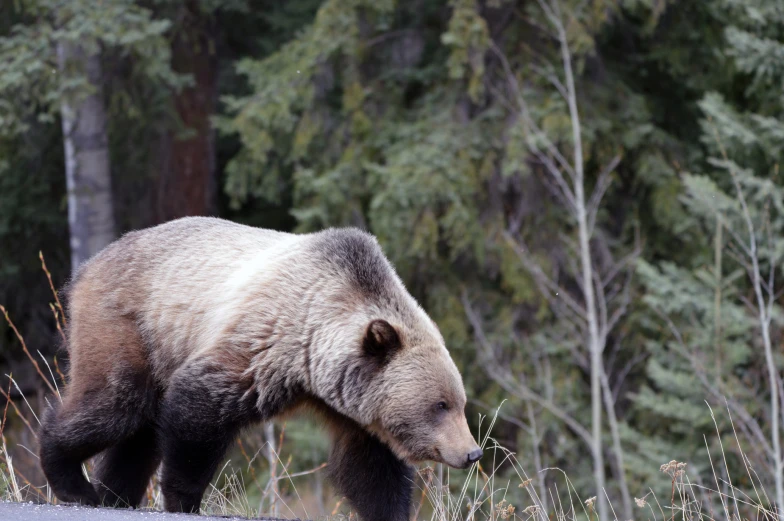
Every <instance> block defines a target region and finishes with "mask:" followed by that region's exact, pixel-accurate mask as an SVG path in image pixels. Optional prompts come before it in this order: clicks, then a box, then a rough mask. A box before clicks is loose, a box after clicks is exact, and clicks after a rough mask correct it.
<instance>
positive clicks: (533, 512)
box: [523, 505, 539, 516]
mask: <svg viewBox="0 0 784 521" xmlns="http://www.w3.org/2000/svg"><path fill="white" fill-rule="evenodd" d="M538 512H539V507H538V506H536V505H531V506H530V507H527V508H525V509H524V510H523V514H529V515H532V516H534V515H536V514H537V513H538Z"/></svg>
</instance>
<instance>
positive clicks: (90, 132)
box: [57, 42, 115, 273]
mask: <svg viewBox="0 0 784 521" xmlns="http://www.w3.org/2000/svg"><path fill="white" fill-rule="evenodd" d="M57 62H58V66H59V69H60V73H61V74H62V77H63V78H68V77H69V75H70V72H71V71H73V70H74V69H76V68H81V69H83V70H84V72H85V73H86V74H87V78H88V80H89V82H90V85H91V87H92V89H93V91H92V92H91V93H89V94H88V95H87V96H86V97H80V98H79V100H78V101H77V102H75V103H74V102H73V101H71V100H66V101H63V102H62V105H61V107H60V113H61V116H62V122H63V144H64V147H65V176H66V186H67V189H68V225H69V228H70V245H71V271H72V273H75V272H76V270H77V268H78V267H79V265H80V264H82V263H83V262H84V261H86V260H87V259H89V258H90V257H92V256H93V255H94V254H96V253H98V252H99V251H100V250H101V249H103V248H104V247H105V246H106V245H108V244H109V243H110V242H112V241H113V240H114V238H115V229H114V208H113V204H112V184H111V170H110V165H109V139H108V135H107V130H106V127H107V125H106V111H105V109H104V105H103V88H102V79H101V62H100V56H99V55H98V54H94V55H91V56H87V55H85V53H84V51H83V50H82V49H81V48H80V46H78V45H75V44H72V43H66V42H60V43H58V45H57Z"/></svg>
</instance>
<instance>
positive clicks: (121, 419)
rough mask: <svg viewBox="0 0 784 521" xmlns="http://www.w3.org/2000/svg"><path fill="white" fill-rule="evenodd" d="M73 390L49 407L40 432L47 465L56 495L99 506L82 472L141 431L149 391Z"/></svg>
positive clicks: (41, 447)
mask: <svg viewBox="0 0 784 521" xmlns="http://www.w3.org/2000/svg"><path fill="white" fill-rule="evenodd" d="M70 391H74V392H73V393H71V394H67V395H66V397H65V401H64V403H63V404H62V405H59V404H58V405H56V406H54V407H52V408H50V409H48V410H47V411H46V412H45V414H44V418H43V421H42V424H41V431H40V435H39V442H40V451H39V452H40V460H41V468H42V470H43V471H44V475H45V476H46V479H47V480H48V482H49V485H50V486H51V488H52V491H53V492H54V494H55V495H56V496H57V497H58V498H59V499H60V500H61V501H65V502H73V503H81V504H84V505H93V506H94V505H97V504H99V496H98V494H97V493H96V491H95V489H94V488H93V486H92V485H91V484H90V483H88V482H87V480H86V479H85V477H84V475H83V474H82V463H83V462H84V461H85V460H87V459H89V458H90V457H92V456H94V455H96V454H97V453H99V452H101V451H103V450H105V449H107V448H108V447H110V446H111V445H114V444H115V443H118V442H120V441H122V440H123V439H125V438H127V437H128V435H129V434H131V433H133V432H135V431H137V430H138V429H139V427H140V425H141V424H142V423H143V421H144V415H145V407H146V405H147V404H148V403H149V402H148V400H146V396H142V395H143V394H145V392H144V391H141V390H139V391H140V392H132V391H131V390H129V389H123V390H122V391H121V392H120V391H118V390H113V389H102V390H101V392H90V393H81V392H77V389H73V390H71V389H69V392H70Z"/></svg>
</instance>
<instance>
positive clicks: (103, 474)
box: [40, 217, 482, 521]
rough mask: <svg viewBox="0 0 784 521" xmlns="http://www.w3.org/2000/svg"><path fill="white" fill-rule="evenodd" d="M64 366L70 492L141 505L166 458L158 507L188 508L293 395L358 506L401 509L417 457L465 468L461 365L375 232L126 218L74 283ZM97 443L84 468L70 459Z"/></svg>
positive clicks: (60, 425) (62, 478)
mask: <svg viewBox="0 0 784 521" xmlns="http://www.w3.org/2000/svg"><path fill="white" fill-rule="evenodd" d="M68 313H69V321H68V332H67V339H68V352H69V356H70V369H69V382H68V386H67V389H66V391H65V393H64V396H63V399H62V403H61V404H59V405H57V406H53V407H51V408H49V409H48V410H47V411H46V413H45V415H44V419H43V422H42V428H41V433H40V447H41V448H40V461H41V467H42V468H43V471H44V473H45V475H46V477H47V479H48V480H49V484H50V486H51V488H52V491H53V492H54V494H55V495H56V496H57V497H58V498H59V499H60V500H62V501H65V502H78V503H82V504H87V505H98V504H112V505H123V506H138V504H139V503H140V502H141V500H142V497H143V495H144V492H145V489H146V487H147V484H148V481H149V479H150V477H151V476H152V474H153V473H154V472H155V471H156V469H157V468H158V466H159V465H162V469H161V491H162V494H163V497H164V503H165V507H166V509H167V510H169V511H178V512H179V511H185V512H198V510H199V505H200V503H201V499H202V495H203V493H204V490H205V489H206V487H207V486H208V485H209V482H210V480H211V479H212V477H213V474H214V473H215V472H216V469H217V467H218V465H219V463H220V461H221V459H222V458H223V457H224V455H225V453H226V451H227V449H228V448H229V447H230V445H231V443H232V441H233V440H234V439H235V438H236V437H237V434H238V431H240V429H243V428H244V427H247V426H250V425H252V424H256V423H259V422H263V421H267V420H270V419H272V418H274V417H276V416H279V415H281V414H284V413H288V412H290V411H293V410H295V409H298V408H301V407H309V408H311V409H312V410H315V411H317V412H318V413H319V415H320V416H321V417H323V419H324V420H325V423H326V425H327V426H328V427H329V431H330V432H331V434H332V439H333V442H332V448H331V451H330V456H329V461H328V468H329V472H330V475H331V478H332V481H333V483H334V485H335V487H336V489H337V490H338V491H339V492H340V493H341V494H342V495H344V496H346V497H347V498H348V500H349V501H350V503H351V504H352V506H353V508H354V510H355V511H356V512H357V513H358V514H359V516H360V517H361V518H362V519H363V520H365V521H385V520H389V521H404V520H408V516H409V505H410V496H411V487H412V483H413V467H412V464H414V463H416V462H419V461H423V460H432V461H436V462H443V463H445V464H447V465H449V466H451V467H456V468H466V467H468V466H469V465H471V464H472V463H473V462H475V461H477V460H478V459H479V457H480V456H481V454H482V451H481V449H480V448H479V447H478V446H477V444H476V442H475V441H474V438H473V436H472V435H471V433H470V431H469V428H468V423H467V421H466V417H465V413H464V408H465V405H466V397H465V391H464V389H463V383H462V379H461V376H460V374H459V373H458V370H457V368H456V366H455V364H454V362H453V361H452V359H451V357H450V355H449V352H448V351H447V349H446V347H445V345H444V340H443V338H442V337H441V334H440V333H439V330H438V328H437V326H436V325H435V323H434V322H433V321H432V320H431V319H430V318H429V317H428V316H427V314H425V312H424V311H423V310H422V308H421V307H420V306H419V305H418V304H417V302H416V301H415V300H414V298H413V297H412V296H411V295H410V294H409V293H408V292H407V291H406V289H405V287H404V286H403V283H402V282H401V280H400V279H399V277H398V276H397V274H396V273H395V271H394V269H393V267H392V266H391V264H390V263H389V261H388V260H387V259H386V257H385V256H384V254H383V252H382V250H381V248H380V246H379V245H378V243H377V242H376V240H375V238H374V237H373V236H371V235H369V234H367V233H365V232H362V231H360V230H356V229H328V230H325V231H322V232H318V233H312V234H305V235H294V234H288V233H282V232H276V231H270V230H263V229H257V228H252V227H248V226H243V225H240V224H235V223H231V222H228V221H223V220H220V219H215V218H205V217H190V218H184V219H179V220H176V221H172V222H169V223H166V224H162V225H160V226H156V227H153V228H149V229H146V230H142V231H136V232H131V233H128V234H127V235H125V236H123V237H122V238H121V239H119V240H117V241H116V242H114V243H113V244H111V245H109V246H108V247H107V248H106V249H104V250H103V251H101V252H100V253H99V254H97V255H96V256H95V257H94V258H93V259H91V260H90V261H88V262H87V263H85V264H84V265H83V266H82V267H81V268H80V269H79V270H78V272H77V273H76V275H75V276H74V280H73V281H72V282H71V284H70V287H69V290H68ZM99 453H100V456H99V458H97V461H96V464H95V469H94V471H95V472H94V475H95V479H94V484H91V483H89V482H88V481H87V480H86V479H85V477H84V476H83V474H82V469H81V464H82V463H83V462H84V461H85V460H87V459H88V458H91V457H92V456H95V455H97V454H99Z"/></svg>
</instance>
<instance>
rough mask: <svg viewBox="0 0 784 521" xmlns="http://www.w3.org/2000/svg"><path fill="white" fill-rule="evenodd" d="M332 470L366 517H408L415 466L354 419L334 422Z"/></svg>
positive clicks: (367, 520) (391, 520)
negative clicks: (401, 457)
mask: <svg viewBox="0 0 784 521" xmlns="http://www.w3.org/2000/svg"><path fill="white" fill-rule="evenodd" d="M333 430H334V436H335V439H334V441H333V445H332V451H331V453H330V455H329V464H328V468H329V473H330V476H331V478H332V482H333V484H334V485H335V488H337V489H338V490H339V491H340V493H341V494H343V495H344V496H346V498H348V500H349V502H350V503H351V505H352V506H353V507H354V510H356V512H357V513H358V514H359V518H360V519H361V520H362V521H408V519H409V515H410V513H409V512H410V507H411V487H412V486H413V483H414V481H413V479H414V469H413V467H411V465H409V464H407V463H405V462H404V461H401V460H400V459H399V458H398V457H397V456H396V455H395V454H394V453H393V452H392V450H391V449H390V448H389V447H387V446H386V445H385V444H383V443H382V442H381V441H379V440H378V439H377V438H375V437H374V436H372V435H371V434H368V433H367V432H365V431H364V430H363V429H361V428H360V427H359V426H358V425H356V424H355V423H354V422H351V421H350V420H343V421H341V422H339V424H338V425H334V429H333Z"/></svg>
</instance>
